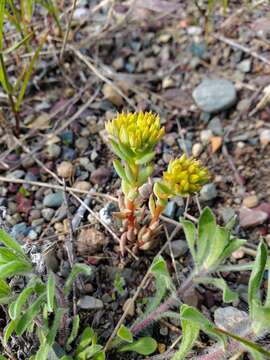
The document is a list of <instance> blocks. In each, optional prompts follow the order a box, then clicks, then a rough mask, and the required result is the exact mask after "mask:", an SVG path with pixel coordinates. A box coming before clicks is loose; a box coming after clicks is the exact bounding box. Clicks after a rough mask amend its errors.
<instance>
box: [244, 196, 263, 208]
mask: <svg viewBox="0 0 270 360" xmlns="http://www.w3.org/2000/svg"><path fill="white" fill-rule="evenodd" d="M258 203H259V199H258V196H257V195H250V196H247V197H245V198H244V200H243V206H244V207H247V208H254V207H256V206H257V205H258Z"/></svg>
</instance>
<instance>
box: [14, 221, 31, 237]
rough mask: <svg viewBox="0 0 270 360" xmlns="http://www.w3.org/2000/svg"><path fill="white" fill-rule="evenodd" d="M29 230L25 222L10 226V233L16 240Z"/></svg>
mask: <svg viewBox="0 0 270 360" xmlns="http://www.w3.org/2000/svg"><path fill="white" fill-rule="evenodd" d="M28 232H29V227H28V226H27V224H26V223H25V222H21V223H19V224H16V225H14V226H13V227H12V229H11V232H10V235H11V236H12V237H13V238H15V239H16V240H20V239H22V238H23V237H25V236H26V235H27V234H28Z"/></svg>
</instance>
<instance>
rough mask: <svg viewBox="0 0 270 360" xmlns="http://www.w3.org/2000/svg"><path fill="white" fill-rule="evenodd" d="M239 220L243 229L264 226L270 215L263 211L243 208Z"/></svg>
mask: <svg viewBox="0 0 270 360" xmlns="http://www.w3.org/2000/svg"><path fill="white" fill-rule="evenodd" d="M239 219H240V226H241V227H242V228H249V227H254V226H257V225H261V224H263V223H264V222H265V221H266V220H267V219H268V214H267V213H266V212H264V211H261V210H255V209H248V208H245V207H242V208H241V209H240V210H239Z"/></svg>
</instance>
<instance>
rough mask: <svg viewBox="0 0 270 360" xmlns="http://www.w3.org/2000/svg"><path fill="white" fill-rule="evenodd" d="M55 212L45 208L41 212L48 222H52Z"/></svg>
mask: <svg viewBox="0 0 270 360" xmlns="http://www.w3.org/2000/svg"><path fill="white" fill-rule="evenodd" d="M54 213H55V210H54V209H52V208H45V209H42V210H41V215H42V216H43V218H44V219H45V220H46V221H50V220H51V219H52V217H53V216H54Z"/></svg>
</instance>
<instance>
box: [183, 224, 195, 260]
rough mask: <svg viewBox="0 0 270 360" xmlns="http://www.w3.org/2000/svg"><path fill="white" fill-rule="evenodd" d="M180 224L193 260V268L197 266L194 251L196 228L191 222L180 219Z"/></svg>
mask: <svg viewBox="0 0 270 360" xmlns="http://www.w3.org/2000/svg"><path fill="white" fill-rule="evenodd" d="M181 224H182V226H183V230H184V233H185V237H186V240H187V243H188V247H189V250H190V253H191V255H192V258H193V260H194V263H195V266H196V265H197V255H196V251H195V243H196V227H195V225H194V224H193V223H192V222H191V221H189V220H185V219H181Z"/></svg>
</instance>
